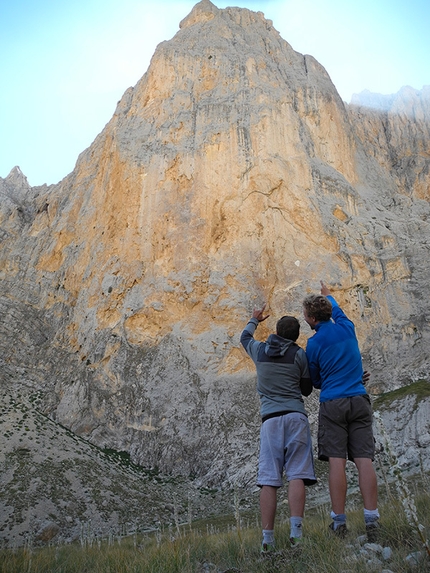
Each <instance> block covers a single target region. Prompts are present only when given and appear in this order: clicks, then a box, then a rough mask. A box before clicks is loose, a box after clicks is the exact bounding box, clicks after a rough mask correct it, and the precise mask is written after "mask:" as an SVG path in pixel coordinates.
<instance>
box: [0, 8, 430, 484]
mask: <svg viewBox="0 0 430 573" xmlns="http://www.w3.org/2000/svg"><path fill="white" fill-rule="evenodd" d="M429 101H430V91H429V88H425V89H423V90H422V91H421V92H416V91H415V90H412V91H411V90H409V89H404V90H402V91H401V92H400V94H399V95H398V96H396V98H394V101H393V102H391V103H390V105H389V106H388V108H387V106H386V107H385V108H384V109H382V110H379V111H375V110H372V109H370V108H368V107H366V106H365V105H363V102H360V101H357V102H356V103H354V104H353V105H351V106H347V105H345V104H344V103H343V102H342V100H341V98H340V97H339V95H338V93H337V91H336V89H335V87H334V85H333V84H332V82H331V80H330V77H329V76H328V74H327V72H326V71H325V70H324V68H323V67H322V66H321V65H320V64H319V63H318V62H317V61H316V60H315V59H314V58H312V57H311V56H308V55H306V56H303V55H302V54H299V53H297V52H295V51H294V50H293V49H292V47H291V46H290V45H289V44H288V43H287V42H286V41H285V40H283V39H282V38H281V37H280V35H279V33H278V32H277V31H276V29H275V28H274V27H273V24H272V22H271V21H269V20H266V19H265V18H264V15H263V14H262V13H260V12H259V13H255V12H252V11H250V10H247V9H240V8H227V9H224V10H221V9H218V8H216V6H214V4H212V3H211V2H210V1H209V0H203V1H202V2H200V3H198V4H197V5H196V6H195V7H194V9H193V10H192V12H191V14H190V15H189V16H188V17H187V18H185V19H184V20H183V21H182V22H181V25H180V30H179V31H178V33H177V34H176V35H175V36H174V37H173V38H172V39H171V40H169V41H167V42H163V43H161V44H160V45H159V46H158V47H157V49H156V51H155V53H154V56H153V58H152V61H151V64H150V66H149V69H148V70H147V72H146V73H145V75H144V76H143V77H142V79H141V80H140V81H139V82H138V84H137V85H136V86H135V87H133V88H129V89H128V90H127V91H126V92H125V94H124V96H123V98H122V99H121V101H120V102H119V103H118V106H117V109H116V112H115V114H114V116H113V118H112V119H111V120H110V122H109V123H108V124H107V125H106V127H105V129H104V130H103V132H102V133H101V134H100V135H99V136H98V137H97V138H96V139H95V141H94V142H93V144H92V145H91V146H90V147H89V148H88V149H87V150H85V151H84V152H83V153H82V154H81V155H80V156H79V158H78V161H77V163H76V166H75V169H74V170H73V172H72V173H71V174H70V175H68V176H67V177H66V178H65V179H63V181H61V182H60V183H59V184H58V185H53V186H49V187H47V186H42V187H36V188H30V187H29V185H28V183H27V181H26V179H25V177H24V176H23V175H22V173H20V171H19V170H18V169H15V170H13V171H12V173H11V174H10V175H9V176H8V177H7V178H6V179H0V237H1V240H2V243H1V251H0V281H1V295H0V306H1V310H2V317H3V320H2V322H1V326H0V340H1V343H2V353H1V356H0V360H1V384H2V387H4V388H5V389H7V391H8V392H10V393H11V394H12V395H14V396H17V394H18V393H21V394H25V395H29V396H31V395H32V394H34V393H35V392H36V391H37V392H39V393H40V394H41V397H42V402H41V408H42V411H43V412H45V413H46V414H48V415H49V416H50V417H51V418H53V419H55V420H57V421H58V422H60V423H61V424H63V425H64V426H66V427H68V428H70V429H71V430H72V431H73V432H75V433H77V434H79V435H81V436H84V437H86V438H88V439H89V440H90V441H91V442H93V443H94V444H97V445H99V446H102V447H109V448H115V449H118V450H125V451H128V452H130V454H131V456H132V459H133V460H134V461H135V462H138V463H141V464H143V465H144V466H146V467H153V466H157V467H159V468H160V469H162V470H163V471H169V472H174V473H183V474H195V475H197V476H198V477H199V478H200V479H201V480H203V481H204V482H205V483H217V484H219V483H232V482H236V481H238V482H242V483H253V480H254V475H255V461H256V452H257V437H258V426H259V421H258V402H257V397H256V393H255V377H254V372H253V369H252V365H251V364H250V360H249V359H248V358H247V357H246V355H245V354H244V352H243V351H242V349H241V348H240V346H239V335H240V331H241V329H242V328H243V326H244V324H245V323H246V321H247V319H248V317H249V315H250V313H251V311H252V308H253V306H254V305H255V304H261V303H262V302H263V301H267V302H268V304H269V307H270V312H271V318H270V319H269V320H268V321H267V325H266V323H265V326H264V327H263V326H262V327H260V328H259V331H258V333H257V334H258V337H260V338H262V337H264V336H265V335H266V334H267V332H268V330H270V329H271V328H273V326H274V323H275V320H276V317H277V316H279V315H282V314H285V313H286V312H288V313H293V314H295V315H297V316H298V317H300V316H301V301H302V299H303V298H304V296H305V295H306V294H308V293H309V292H312V291H316V290H317V289H318V286H319V279H320V278H324V279H325V281H326V282H327V283H328V284H330V285H331V286H332V289H333V293H334V295H335V297H336V298H337V299H338V301H339V302H340V303H341V305H342V306H343V308H344V309H345V311H346V312H347V314H348V315H349V316H350V317H351V318H352V319H353V320H354V321H355V323H356V325H357V333H358V336H359V339H360V343H361V348H362V351H363V356H364V361H365V366H366V368H368V369H370V370H371V371H372V382H371V390H373V391H375V392H379V391H382V390H389V389H394V388H397V387H399V386H402V385H403V384H405V383H407V382H410V381H413V380H417V379H418V378H420V377H426V376H428V369H429V354H428V347H429V342H430V330H429V325H428V321H427V318H426V317H427V316H428V313H429V310H430V308H429V306H430V302H429V301H430V296H429V285H428V280H427V276H428V260H429V257H428V254H429V220H428V217H429V213H430V209H429V188H430V172H429V165H430V159H429V158H430V138H429V129H430V128H429V126H430V114H429V105H430V104H429ZM364 103H366V102H364ZM310 334H311V333H310V331H309V330H308V329H307V327H306V325H304V327H303V329H302V336H301V338H300V340H299V342H301V343H302V344H305V342H306V338H307V336H309V335H310ZM316 399H317V397H316V396H313V397H311V398H310V400H309V401H308V406H309V409H310V411H311V414H312V420H314V419H315V411H316V407H315V406H316Z"/></svg>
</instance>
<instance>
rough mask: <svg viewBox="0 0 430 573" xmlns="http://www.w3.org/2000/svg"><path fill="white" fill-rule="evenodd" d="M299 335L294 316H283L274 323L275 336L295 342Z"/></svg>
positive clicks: (298, 324)
mask: <svg viewBox="0 0 430 573" xmlns="http://www.w3.org/2000/svg"><path fill="white" fill-rule="evenodd" d="M299 333H300V323H299V321H298V320H297V318H294V316H283V317H282V318H280V319H279V320H278V322H277V323H276V334H277V335H278V336H281V337H282V338H287V339H288V340H292V341H293V342H295V341H296V340H297V339H298V337H299Z"/></svg>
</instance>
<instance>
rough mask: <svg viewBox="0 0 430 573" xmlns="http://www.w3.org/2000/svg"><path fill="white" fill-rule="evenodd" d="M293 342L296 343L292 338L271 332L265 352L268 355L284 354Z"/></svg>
mask: <svg viewBox="0 0 430 573" xmlns="http://www.w3.org/2000/svg"><path fill="white" fill-rule="evenodd" d="M292 344H295V343H294V342H293V341H292V340H287V339H286V338H282V336H278V335H277V334H271V335H270V336H269V338H268V339H267V340H266V347H265V349H264V352H265V353H266V354H267V356H272V357H273V356H284V354H285V353H286V352H287V350H288V348H289V347H290V346H291V345H292Z"/></svg>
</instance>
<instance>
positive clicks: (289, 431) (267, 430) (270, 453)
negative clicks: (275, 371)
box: [257, 412, 317, 487]
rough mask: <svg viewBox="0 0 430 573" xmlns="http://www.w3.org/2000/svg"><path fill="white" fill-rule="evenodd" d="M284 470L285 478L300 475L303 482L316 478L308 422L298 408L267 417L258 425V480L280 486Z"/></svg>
mask: <svg viewBox="0 0 430 573" xmlns="http://www.w3.org/2000/svg"><path fill="white" fill-rule="evenodd" d="M284 470H285V475H286V477H287V480H288V481H290V480H293V479H302V480H303V481H304V483H305V485H313V484H314V483H316V481H317V480H316V477H315V471H314V460H313V455H312V439H311V432H310V429H309V422H308V419H307V417H306V416H305V415H304V414H300V413H299V412H292V413H290V414H285V415H283V416H277V417H276V418H269V419H268V420H266V421H265V422H263V424H262V425H261V430H260V461H259V465H258V481H257V484H258V485H259V486H263V485H270V486H272V487H281V486H282V485H283V480H282V474H283V471H284Z"/></svg>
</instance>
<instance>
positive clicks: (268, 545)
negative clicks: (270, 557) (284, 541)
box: [261, 542, 275, 554]
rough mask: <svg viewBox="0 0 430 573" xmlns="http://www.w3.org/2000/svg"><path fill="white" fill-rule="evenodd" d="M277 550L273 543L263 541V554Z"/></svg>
mask: <svg viewBox="0 0 430 573" xmlns="http://www.w3.org/2000/svg"><path fill="white" fill-rule="evenodd" d="M274 551H275V546H274V544H273V543H264V542H263V543H262V544H261V553H262V554H266V553H273V552H274Z"/></svg>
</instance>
